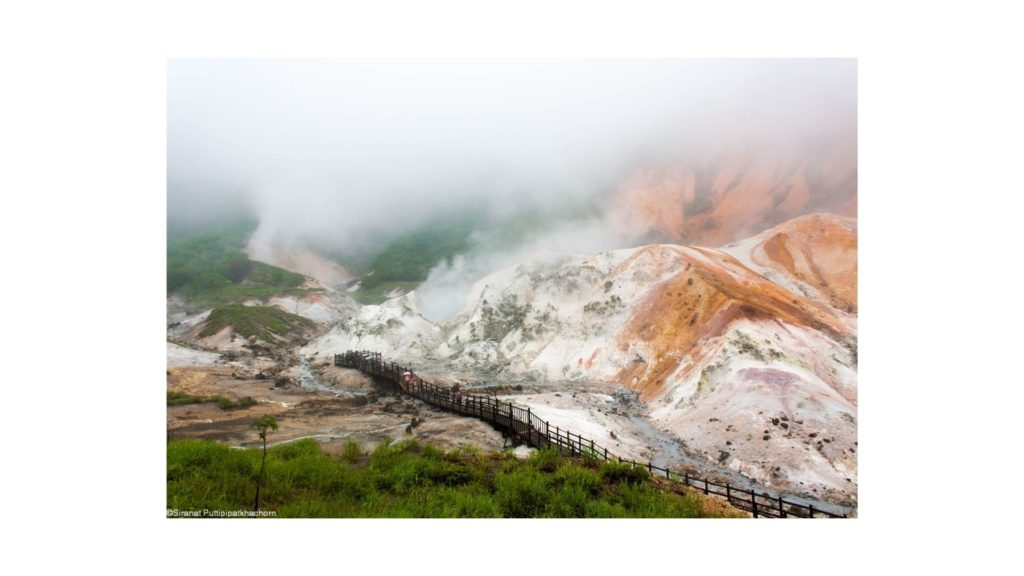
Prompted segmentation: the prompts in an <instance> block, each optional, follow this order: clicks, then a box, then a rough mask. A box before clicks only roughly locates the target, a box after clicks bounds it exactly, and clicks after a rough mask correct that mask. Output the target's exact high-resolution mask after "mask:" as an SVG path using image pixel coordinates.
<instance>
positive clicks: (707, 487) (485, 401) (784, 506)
mask: <svg viewBox="0 0 1024 576" xmlns="http://www.w3.org/2000/svg"><path fill="white" fill-rule="evenodd" d="M334 364H335V366H340V367H344V368H354V369H356V370H359V371H361V372H363V373H365V374H367V375H369V376H371V377H372V378H373V379H374V380H375V381H376V382H377V383H378V384H381V385H383V386H385V387H386V388H388V389H390V390H393V391H396V392H401V393H404V394H408V395H410V396H414V397H416V398H419V399H420V400H422V401H424V402H426V403H428V404H431V405H433V406H437V407H439V408H442V409H444V410H448V411H451V412H455V413H458V414H464V415H466V416H472V417H474V418H479V419H481V420H483V421H485V422H488V423H490V424H491V425H492V426H494V427H495V428H497V429H499V430H501V431H502V432H504V433H505V434H507V435H509V436H512V437H513V438H514V439H515V440H517V441H519V442H522V443H524V444H527V445H529V446H533V447H536V448H543V447H549V448H553V449H556V450H559V451H561V452H562V453H564V454H567V455H569V456H574V457H583V458H595V459H598V460H603V461H612V462H620V463H623V464H628V465H630V466H637V467H642V468H646V469H647V471H648V472H649V473H650V474H651V476H659V477H664V478H667V479H669V480H672V481H677V482H680V483H682V484H683V485H685V486H687V487H689V488H693V489H697V490H700V491H701V492H703V493H705V494H708V495H713V496H719V497H722V498H724V499H726V500H728V501H729V503H730V504H731V505H733V506H734V507H736V508H739V509H741V510H745V511H747V512H750V513H751V514H752V515H753V516H754V517H755V518H757V517H768V518H845V517H847V516H848V515H847V514H836V513H833V512H829V511H825V510H821V509H817V508H815V507H814V505H813V504H804V503H798V502H795V501H793V500H791V499H787V498H786V497H784V496H782V495H779V496H771V495H768V494H767V493H764V492H762V493H760V494H758V493H757V492H755V491H753V490H746V489H743V488H739V487H736V486H731V485H730V484H729V483H725V484H721V483H718V482H713V481H710V480H708V479H707V478H704V477H701V476H699V475H697V474H694V473H692V472H689V471H683V472H678V471H674V470H669V469H667V468H660V467H658V466H654V465H653V464H652V463H650V462H647V463H646V464H644V463H641V462H635V461H633V460H626V459H623V458H619V457H617V456H615V455H614V454H611V453H610V452H608V449H607V448H605V447H603V446H601V445H599V444H596V443H594V441H593V440H591V439H588V438H584V437H582V436H580V435H579V434H574V433H573V432H571V431H569V430H562V429H561V428H558V427H552V426H549V425H548V423H547V422H546V421H545V420H542V419H540V418H539V417H538V416H537V415H536V414H533V413H532V412H531V411H530V408H529V407H526V408H524V407H522V406H516V405H515V404H512V403H511V402H503V401H500V400H498V399H496V398H492V397H489V396H480V395H474V394H464V395H462V396H461V398H459V399H458V400H456V397H455V394H453V392H452V390H451V389H450V388H448V387H445V386H437V385H435V384H431V383H429V382H426V381H424V380H422V379H420V378H416V379H415V381H414V382H413V383H411V384H408V383H406V382H405V381H404V379H403V378H402V374H403V373H405V372H407V371H408V372H412V370H410V369H409V368H406V367H403V366H400V365H398V364H396V363H394V362H385V361H384V360H383V358H382V357H381V354H380V353H379V352H366V351H361V352H356V351H349V352H346V353H345V354H336V355H335V356H334Z"/></svg>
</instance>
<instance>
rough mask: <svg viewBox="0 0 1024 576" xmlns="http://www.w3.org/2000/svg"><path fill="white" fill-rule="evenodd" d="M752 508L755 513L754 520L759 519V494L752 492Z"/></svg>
mask: <svg viewBox="0 0 1024 576" xmlns="http://www.w3.org/2000/svg"><path fill="white" fill-rule="evenodd" d="M750 507H751V508H752V509H753V511H754V518H757V493H755V492H754V491H753V490H751V491H750Z"/></svg>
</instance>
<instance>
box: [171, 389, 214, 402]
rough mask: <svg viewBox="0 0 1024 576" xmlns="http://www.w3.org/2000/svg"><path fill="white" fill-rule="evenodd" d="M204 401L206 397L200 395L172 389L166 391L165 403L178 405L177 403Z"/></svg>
mask: <svg viewBox="0 0 1024 576" xmlns="http://www.w3.org/2000/svg"><path fill="white" fill-rule="evenodd" d="M201 402H206V398H203V397H202V396H193V395H191V394H186V393H185V392H176V391H174V390H168V391H167V405H168V406H178V405H179V404H199V403H201Z"/></svg>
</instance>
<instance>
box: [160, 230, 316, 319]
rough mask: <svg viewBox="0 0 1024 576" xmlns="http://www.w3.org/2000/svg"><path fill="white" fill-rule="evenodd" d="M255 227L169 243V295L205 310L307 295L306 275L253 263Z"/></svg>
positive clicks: (215, 232) (191, 237)
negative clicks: (250, 247) (248, 251)
mask: <svg viewBox="0 0 1024 576" xmlns="http://www.w3.org/2000/svg"><path fill="white" fill-rule="evenodd" d="M251 234H252V224H238V225H233V226H227V227H223V228H219V229H216V230H213V231H207V232H202V233H199V234H195V235H193V236H189V237H186V238H180V239H177V240H172V241H169V242H168V245H167V293H168V294H172V293H175V294H179V295H181V296H182V297H184V298H186V299H187V300H189V301H191V302H194V303H196V304H201V305H211V306H212V305H217V304H225V303H229V302H240V301H243V300H246V299H248V298H269V297H271V296H273V295H275V294H281V293H301V292H302V290H300V289H299V288H298V287H299V286H300V285H301V284H302V283H303V282H304V281H305V278H303V276H302V275H300V274H295V273H293V272H289V271H287V270H282V269H281V268H277V267H274V266H270V265H269V264H264V263H262V262H256V261H254V260H249V258H248V257H246V255H245V253H244V252H243V248H244V246H245V242H246V240H247V239H248V238H249V235H251Z"/></svg>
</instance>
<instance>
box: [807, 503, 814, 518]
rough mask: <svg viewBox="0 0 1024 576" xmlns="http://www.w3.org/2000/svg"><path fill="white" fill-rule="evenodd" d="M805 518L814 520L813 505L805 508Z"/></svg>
mask: <svg viewBox="0 0 1024 576" xmlns="http://www.w3.org/2000/svg"><path fill="white" fill-rule="evenodd" d="M807 517H808V518H814V504H809V505H808V506H807Z"/></svg>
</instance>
